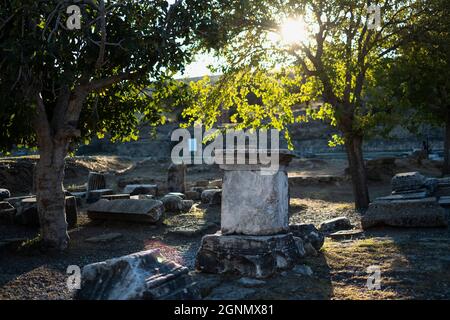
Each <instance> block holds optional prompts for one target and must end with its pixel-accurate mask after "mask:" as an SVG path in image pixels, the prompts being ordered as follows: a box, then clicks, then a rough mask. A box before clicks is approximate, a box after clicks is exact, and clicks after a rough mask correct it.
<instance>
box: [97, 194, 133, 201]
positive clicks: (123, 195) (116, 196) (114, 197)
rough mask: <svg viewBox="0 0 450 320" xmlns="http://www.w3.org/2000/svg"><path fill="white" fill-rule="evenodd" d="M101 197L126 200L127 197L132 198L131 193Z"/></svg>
mask: <svg viewBox="0 0 450 320" xmlns="http://www.w3.org/2000/svg"><path fill="white" fill-rule="evenodd" d="M101 199H106V200H125V199H130V194H129V193H122V194H109V195H104V196H102V197H101Z"/></svg>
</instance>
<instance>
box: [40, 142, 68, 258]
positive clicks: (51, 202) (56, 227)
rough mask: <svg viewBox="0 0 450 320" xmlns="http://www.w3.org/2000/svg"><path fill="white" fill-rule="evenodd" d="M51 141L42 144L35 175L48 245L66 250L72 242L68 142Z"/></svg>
mask: <svg viewBox="0 0 450 320" xmlns="http://www.w3.org/2000/svg"><path fill="white" fill-rule="evenodd" d="M47 143H48V144H47ZM47 143H45V145H40V146H39V153H40V159H39V162H38V164H37V166H36V176H35V178H36V181H35V184H36V197H37V208H38V213H39V222H40V227H41V236H42V240H43V244H44V246H45V247H46V248H49V249H56V250H65V249H66V248H67V246H68V243H69V235H68V233H67V221H66V213H65V194H64V189H63V180H64V165H65V162H64V160H65V156H66V154H67V143H66V142H65V141H64V140H63V141H57V140H56V141H48V142H47Z"/></svg>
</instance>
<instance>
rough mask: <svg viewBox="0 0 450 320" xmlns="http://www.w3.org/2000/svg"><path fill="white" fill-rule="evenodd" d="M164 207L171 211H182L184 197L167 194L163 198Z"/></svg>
mask: <svg viewBox="0 0 450 320" xmlns="http://www.w3.org/2000/svg"><path fill="white" fill-rule="evenodd" d="M161 201H162V203H163V204H164V209H165V210H166V211H169V212H180V211H181V210H182V209H183V199H182V198H180V197H179V196H175V195H165V196H164V197H162V198H161Z"/></svg>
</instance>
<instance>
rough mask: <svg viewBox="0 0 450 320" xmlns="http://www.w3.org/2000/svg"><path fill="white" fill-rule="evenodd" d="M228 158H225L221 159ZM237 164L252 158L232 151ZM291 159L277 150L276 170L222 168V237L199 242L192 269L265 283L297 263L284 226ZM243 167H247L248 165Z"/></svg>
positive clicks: (241, 166) (238, 166)
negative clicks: (288, 167)
mask: <svg viewBox="0 0 450 320" xmlns="http://www.w3.org/2000/svg"><path fill="white" fill-rule="evenodd" d="M226 156H227V157H228V158H229V157H230V155H229V154H227V155H226ZM232 156H234V157H235V158H236V159H239V158H240V157H244V158H246V159H248V158H250V157H251V156H252V154H251V152H249V151H235V153H234V154H233V155H232ZM291 158H292V154H290V153H289V152H287V151H281V150H280V151H279V166H277V167H276V168H273V170H271V171H270V172H269V171H264V172H263V171H261V169H262V168H263V165H262V164H261V162H260V160H259V159H258V161H257V163H256V164H238V162H237V161H235V164H229V162H227V163H228V164H223V165H221V166H220V167H221V168H222V169H223V170H225V172H224V178H223V185H222V214H221V233H218V234H215V235H208V236H205V237H204V238H203V239H202V246H201V248H200V250H199V252H198V254H197V261H196V267H197V269H199V270H201V271H205V272H212V273H223V272H232V273H238V274H241V275H244V276H249V277H257V278H264V277H268V276H270V275H272V274H274V273H275V272H276V271H278V270H284V269H289V268H292V267H293V266H294V264H295V262H296V261H297V260H298V259H299V258H300V254H299V252H298V249H297V246H296V243H295V241H294V238H293V235H292V234H291V233H289V232H288V231H289V224H288V217H289V216H288V207H289V197H288V177H287V173H286V166H287V165H288V164H289V162H290V160H291ZM247 163H248V162H247Z"/></svg>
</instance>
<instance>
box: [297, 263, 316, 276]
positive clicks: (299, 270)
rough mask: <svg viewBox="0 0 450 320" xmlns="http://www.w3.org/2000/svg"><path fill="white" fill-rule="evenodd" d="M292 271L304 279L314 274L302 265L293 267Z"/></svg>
mask: <svg viewBox="0 0 450 320" xmlns="http://www.w3.org/2000/svg"><path fill="white" fill-rule="evenodd" d="M292 271H293V272H295V273H297V274H301V275H302V276H306V277H311V276H312V275H313V274H314V272H313V271H312V269H311V268H310V267H309V266H307V265H304V264H302V265H297V266H295V267H294V268H293V269H292Z"/></svg>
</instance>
